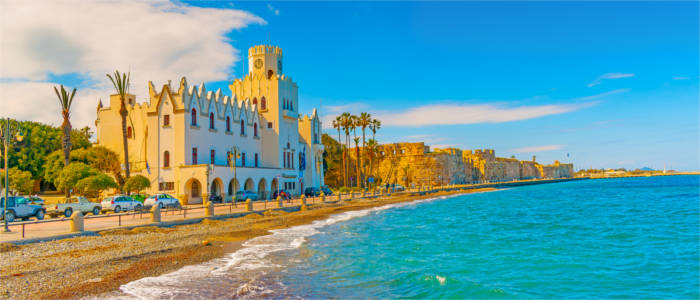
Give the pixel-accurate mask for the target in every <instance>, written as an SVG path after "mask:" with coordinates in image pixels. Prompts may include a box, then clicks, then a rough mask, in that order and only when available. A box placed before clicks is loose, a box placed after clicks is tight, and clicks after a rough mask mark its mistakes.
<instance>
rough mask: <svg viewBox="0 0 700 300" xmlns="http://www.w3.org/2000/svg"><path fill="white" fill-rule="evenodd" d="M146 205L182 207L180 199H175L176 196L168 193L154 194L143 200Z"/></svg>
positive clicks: (161, 207)
mask: <svg viewBox="0 0 700 300" xmlns="http://www.w3.org/2000/svg"><path fill="white" fill-rule="evenodd" d="M143 205H144V206H145V207H153V206H156V205H158V206H160V209H163V208H166V207H176V208H177V207H180V201H179V200H177V199H175V197H173V196H170V195H168V194H159V195H153V196H150V197H148V198H146V200H144V201H143Z"/></svg>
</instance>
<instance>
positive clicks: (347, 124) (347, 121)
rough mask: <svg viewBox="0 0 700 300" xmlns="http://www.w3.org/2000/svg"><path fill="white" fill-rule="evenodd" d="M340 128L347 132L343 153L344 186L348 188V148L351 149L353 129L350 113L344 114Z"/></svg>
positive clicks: (341, 116) (341, 117)
mask: <svg viewBox="0 0 700 300" xmlns="http://www.w3.org/2000/svg"><path fill="white" fill-rule="evenodd" d="M340 126H341V127H343V131H344V132H345V150H344V152H343V163H344V166H345V174H344V176H345V180H344V184H345V186H348V173H349V170H348V167H349V159H348V148H350V128H351V127H352V115H351V114H350V113H349V112H344V113H342V114H341V115H340Z"/></svg>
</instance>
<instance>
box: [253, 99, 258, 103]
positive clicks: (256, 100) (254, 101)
mask: <svg viewBox="0 0 700 300" xmlns="http://www.w3.org/2000/svg"><path fill="white" fill-rule="evenodd" d="M257 104H258V98H256V97H253V105H257Z"/></svg>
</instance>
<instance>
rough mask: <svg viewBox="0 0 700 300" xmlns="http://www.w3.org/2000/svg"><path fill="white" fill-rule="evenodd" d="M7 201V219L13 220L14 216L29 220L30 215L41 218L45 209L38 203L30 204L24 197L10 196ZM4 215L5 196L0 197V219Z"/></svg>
mask: <svg viewBox="0 0 700 300" xmlns="http://www.w3.org/2000/svg"><path fill="white" fill-rule="evenodd" d="M8 199H9V201H7V221H8V222H13V221H14V220H15V218H21V219H22V220H23V221H26V220H29V218H31V217H36V218H37V220H43V219H44V215H45V214H46V211H45V210H44V208H43V207H41V206H39V205H31V204H29V201H28V200H27V198H25V197H21V196H10V197H8ZM4 217H5V197H2V198H0V219H3V218H4Z"/></svg>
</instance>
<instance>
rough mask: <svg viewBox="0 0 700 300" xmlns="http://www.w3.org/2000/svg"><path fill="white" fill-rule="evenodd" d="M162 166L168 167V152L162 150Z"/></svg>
mask: <svg viewBox="0 0 700 300" xmlns="http://www.w3.org/2000/svg"><path fill="white" fill-rule="evenodd" d="M163 168H170V152H168V151H165V152H163Z"/></svg>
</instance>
